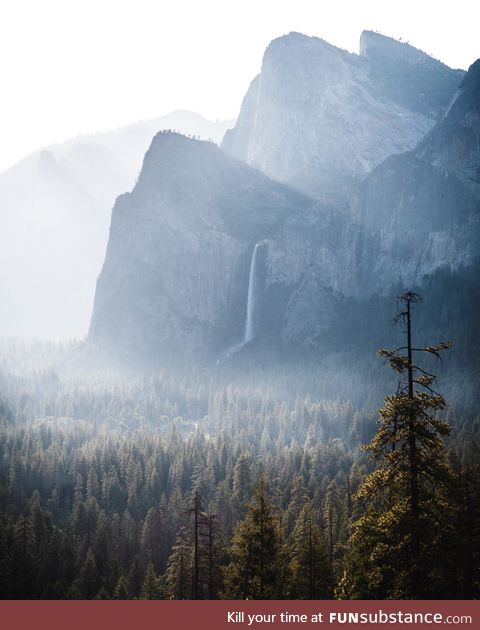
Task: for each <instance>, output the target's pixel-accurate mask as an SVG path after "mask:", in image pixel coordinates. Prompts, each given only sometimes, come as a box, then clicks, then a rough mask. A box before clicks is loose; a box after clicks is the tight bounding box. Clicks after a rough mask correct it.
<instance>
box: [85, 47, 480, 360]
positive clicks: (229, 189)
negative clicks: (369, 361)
mask: <svg viewBox="0 0 480 630" xmlns="http://www.w3.org/2000/svg"><path fill="white" fill-rule="evenodd" d="M376 37H377V36H373V35H369V36H365V37H364V38H363V45H362V50H363V54H364V56H365V57H364V60H361V61H359V58H357V57H355V56H351V55H348V54H347V53H343V52H341V51H340V52H339V51H337V50H336V49H333V47H329V46H328V45H327V44H325V43H324V42H321V43H320V44H318V43H317V40H315V41H313V43H312V42H310V38H303V37H300V41H301V44H302V45H301V48H302V47H303V46H307V47H308V46H309V45H310V44H311V45H312V46H314V47H317V46H320V48H321V50H322V51H323V52H322V58H321V59H322V64H321V65H322V68H323V67H324V66H325V64H326V60H327V59H330V61H331V63H329V64H326V65H327V67H328V68H329V69H330V73H332V72H333V73H335V72H338V74H337V76H338V80H339V84H341V85H343V84H344V83H343V82H344V78H345V77H344V74H343V73H344V72H346V73H347V74H349V73H351V72H353V70H352V68H355V67H361V68H366V67H367V66H366V65H365V64H369V67H372V65H373V64H375V63H382V59H383V57H384V51H383V49H382V46H387V50H388V51H390V54H391V55H392V56H396V57H398V63H399V65H400V67H401V66H402V64H406V65H407V66H409V67H410V66H411V65H412V64H413V66H416V65H418V64H420V66H422V67H423V66H424V65H426V66H428V67H433V68H434V70H435V69H436V70H435V72H437V71H438V76H439V77H440V79H441V76H443V75H445V76H449V77H451V76H452V75H451V74H450V72H451V71H450V70H448V69H445V67H444V66H441V64H440V65H437V62H434V61H433V60H430V59H429V58H427V57H426V56H424V55H423V53H419V52H418V51H415V50H414V49H411V47H408V46H407V47H405V46H404V45H400V44H399V48H398V49H397V48H396V47H395V46H394V47H393V48H392V47H391V45H390V44H389V43H388V42H384V41H383V39H380V40H379V42H378V41H377V40H376ZM290 40H291V37H290V38H284V39H282V40H281V41H280V42H277V45H279V46H280V48H282V47H283V46H288V45H290V43H291V41H290ZM294 40H295V38H294ZM309 42H310V43H309ZM372 42H373V43H372ZM294 44H295V45H294V46H293V49H294V50H293V51H292V54H291V55H287V57H286V58H287V59H288V60H289V61H290V62H291V63H292V64H293V69H292V70H291V71H292V72H293V73H294V76H295V77H297V75H298V74H300V75H302V68H303V66H302V64H301V63H300V61H299V60H298V59H296V57H295V54H294V53H295V51H297V52H298V45H297V44H298V42H295V41H294ZM325 51H326V54H324V52H325ZM303 54H304V53H302V54H301V55H300V59H302V58H303ZM282 55H283V52H282ZM282 55H281V57H282ZM329 55H330V57H329ZM339 55H340V58H341V63H340V65H339ZM376 56H378V61H376V60H375V59H376ZM282 58H284V57H282ZM432 64H433V66H432ZM273 65H274V66H275V64H273ZM264 66H265V63H264ZM479 68H480V66H479V62H477V63H476V64H474V65H473V66H472V67H471V68H470V70H469V72H468V74H467V75H465V77H464V79H463V80H462V83H461V85H460V87H459V89H458V91H457V92H456V93H455V94H454V95H453V96H452V98H451V99H450V104H447V105H446V106H445V108H444V109H445V110H446V111H445V113H444V114H442V116H440V118H439V120H438V121H437V122H436V124H435V125H434V127H433V128H432V129H431V131H430V132H429V133H428V134H427V135H426V136H425V137H424V138H423V140H422V141H421V142H420V144H419V145H418V146H417V147H416V148H413V149H411V150H410V151H407V152H404V153H402V154H398V155H395V154H394V155H390V156H389V157H387V158H386V159H385V160H384V161H383V162H382V163H381V164H380V165H378V166H377V167H375V168H373V170H372V171H371V172H370V173H369V174H368V175H367V177H366V178H365V179H364V181H363V182H362V183H361V184H360V185H359V186H358V187H357V191H356V194H355V195H354V194H353V189H352V190H351V191H350V192H351V196H352V198H353V201H352V202H351V204H350V205H349V206H347V207H339V206H338V204H336V203H324V202H321V201H319V200H318V199H316V200H313V199H312V198H310V197H307V196H305V195H303V194H302V193H300V192H297V191H296V190H295V189H293V188H290V187H287V186H285V185H283V184H280V183H276V182H274V181H273V180H271V179H269V178H268V177H266V176H265V175H264V174H262V173H261V172H260V171H257V170H254V169H253V168H251V167H249V166H247V165H246V164H245V163H243V162H240V161H237V160H236V159H233V158H232V157H230V156H229V155H227V154H226V153H225V152H224V151H222V150H220V149H218V148H217V147H215V146H214V145H212V144H210V143H205V142H198V141H194V140H189V139H187V138H185V137H182V136H179V135H177V134H171V133H164V134H159V135H158V136H156V137H155V139H154V141H153V143H152V145H151V147H150V149H149V151H148V152H147V155H146V156H145V160H144V164H143V168H142V171H141V174H140V177H139V180H138V183H137V185H136V186H135V188H134V190H133V191H132V193H131V194H127V195H123V196H121V197H120V198H119V199H118V200H117V202H116V204H115V207H114V210H113V217H112V225H111V231H110V241H109V245H108V251H107V257H106V261H105V264H104V268H103V271H102V274H101V276H100V278H99V281H98V285H97V293H96V298H95V309H94V315H93V319H92V324H91V329H90V336H89V338H90V340H91V341H92V342H93V343H95V344H96V345H99V346H101V347H103V348H105V349H106V350H107V351H109V352H113V353H114V354H115V355H117V356H119V355H123V356H124V357H125V358H127V359H131V358H132V357H136V358H140V359H141V360H142V359H145V358H146V359H147V360H148V361H154V362H158V363H162V362H164V361H165V360H172V359H176V358H177V357H183V358H185V357H206V356H209V357H210V358H215V359H216V358H217V357H225V356H231V353H232V352H236V351H238V349H239V348H241V347H245V346H242V340H245V338H246V337H248V339H250V340H251V341H253V343H252V345H253V346H254V347H255V343H257V342H259V341H260V340H268V339H271V341H272V345H274V346H275V347H276V348H285V349H286V351H287V352H290V350H291V349H294V348H296V349H300V351H301V352H303V351H308V350H313V351H314V352H316V353H318V352H319V349H321V350H322V351H325V352H329V351H334V352H337V351H339V350H340V351H341V350H342V349H344V348H347V347H348V348H352V347H355V344H357V347H359V344H360V341H359V335H360V336H361V347H362V348H365V347H367V346H368V344H370V346H371V348H370V349H371V352H372V356H373V352H374V349H375V347H376V346H377V345H378V344H379V343H381V341H378V340H375V343H373V339H374V337H375V335H377V336H378V332H379V331H380V330H385V328H384V327H385V326H386V321H385V319H386V318H385V308H387V306H386V305H387V304H389V305H391V304H392V303H393V302H394V296H395V295H396V294H397V293H398V291H401V290H402V287H404V286H408V287H413V286H417V287H418V286H420V287H421V286H422V285H424V286H428V287H429V288H428V290H429V291H430V293H431V294H432V295H433V296H434V297H435V299H434V300H433V301H434V303H435V304H436V306H435V307H434V308H433V310H430V311H429V313H428V316H426V317H425V318H424V328H425V331H426V333H427V339H428V337H429V335H428V332H429V330H428V326H429V325H430V322H432V321H434V320H435V317H437V320H435V321H436V322H438V324H437V323H436V324H435V325H436V326H437V328H436V330H445V331H447V333H448V326H449V325H450V322H451V318H452V317H454V316H456V315H455V312H456V309H457V310H458V304H461V303H465V304H466V303H467V301H465V300H464V302H461V300H463V299H464V297H465V296H464V297H462V298H458V296H457V297H452V296H454V295H455V293H454V292H453V293H451V294H449V295H448V296H446V295H445V291H444V289H443V287H442V283H443V282H444V281H448V282H449V285H450V286H453V287H455V286H456V283H457V284H458V285H459V286H462V282H463V280H462V278H463V279H465V278H470V280H469V282H470V284H471V285H472V282H471V278H472V277H474V276H475V273H474V272H473V271H472V269H474V267H473V266H472V265H474V264H476V263H475V261H476V259H477V258H478V256H479V255H480V219H479V218H480V203H479V202H480V192H479V173H480V143H479V138H480V124H479V112H480V100H479V93H480V73H479ZM287 70H288V69H287ZM362 72H363V70H362ZM369 72H370V71H369ZM445 73H446V74H445ZM349 76H351V74H349ZM357 76H358V75H357ZM440 79H439V81H440V83H442V81H443V79H441V80H440ZM292 80H293V79H292ZM296 80H298V77H297V79H296ZM301 80H303V79H301ZM329 80H331V74H330V78H329ZM259 82H261V77H260V79H257V80H256V83H257V87H255V83H254V89H258V83H259ZM365 85H366V84H365ZM276 89H278V90H283V91H285V92H286V91H288V90H287V88H286V87H285V86H283V85H280V83H278V85H277V86H276ZM339 89H340V88H338V86H337V87H336V88H335V91H334V92H335V95H336V96H335V98H340V92H339V91H338V90H339ZM365 89H366V88H365ZM291 91H292V92H293V93H292V94H289V95H285V98H287V96H288V99H291V100H292V105H291V107H292V109H291V112H294V111H296V108H298V111H299V114H298V120H297V121H296V124H297V128H298V125H305V121H304V118H305V117H306V118H308V116H309V115H310V114H309V113H308V111H305V110H304V109H302V107H303V105H304V102H303V100H302V98H300V97H299V93H298V91H297V92H296V91H295V90H291ZM363 94H364V95H365V94H366V92H364V93H363ZM251 96H252V94H251V93H250V94H249V97H251ZM249 97H248V98H249ZM342 98H345V99H351V98H352V95H351V93H350V92H347V93H346V95H345V94H344V95H343V97H342ZM435 98H436V97H435ZM435 98H434V94H433V92H432V93H431V94H430V96H429V97H428V99H426V100H425V99H424V105H422V107H425V108H426V107H427V106H426V105H425V103H426V102H427V101H428V103H429V105H428V108H429V116H432V117H433V116H436V115H437V114H438V111H440V105H439V103H440V101H441V99H439V100H437V101H436V100H435ZM442 98H443V97H442ZM295 99H299V102H298V103H297V104H296V105H294V104H293V103H294V102H295ZM252 102H254V101H252ZM332 102H333V101H332ZM340 102H341V103H343V106H344V109H345V108H347V106H348V104H350V105H352V102H353V103H355V101H354V100H353V101H351V100H350V101H348V100H347V101H345V102H343V101H338V103H340ZM435 102H436V103H437V105H436V106H435V107H437V109H435V107H434V103H435ZM389 103H390V105H391V101H389ZM384 104H385V103H384ZM247 105H248V103H247ZM390 105H389V107H390ZM417 105H418V103H417ZM382 106H383V105H382ZM418 106H419V107H420V105H418ZM339 107H340V105H338V106H337V109H338V108H339ZM375 107H376V105H375ZM402 107H403V106H402ZM289 111H290V110H289ZM332 111H333V110H332ZM363 111H365V110H363ZM410 111H411V112H412V111H413V105H412V110H410ZM283 113H285V115H287V113H288V112H287V111H286V110H285V112H283ZM362 115H363V114H362ZM412 115H413V114H412ZM415 116H416V114H415ZM421 116H423V114H421ZM425 119H426V118H425ZM416 120H418V119H416ZM429 120H431V121H432V124H433V118H429ZM243 122H244V119H242V118H240V121H239V126H238V127H237V130H238V129H241V128H242V125H243ZM257 122H258V124H259V125H260V122H261V125H262V127H263V126H266V127H267V128H268V125H269V121H268V120H266V119H261V120H260V119H259V121H257ZM429 124H430V123H429ZM272 133H273V132H272ZM332 133H333V132H332ZM367 135H368V134H367ZM304 137H305V138H306V137H307V136H306V135H305V136H304ZM332 137H333V136H332ZM363 137H364V138H365V137H367V136H366V135H364V136H363ZM282 138H283V139H285V137H284V136H281V137H280V139H282ZM335 138H336V142H339V143H341V142H344V139H343V138H342V136H341V134H340V135H336V136H335ZM368 138H369V142H370V141H372V136H371V135H369V136H368ZM290 140H291V142H292V145H291V146H292V147H293V146H294V145H293V138H291V139H290ZM290 140H289V142H290ZM310 140H311V139H309V141H310ZM299 142H300V143H301V142H302V137H301V136H300V139H299ZM317 142H320V141H319V139H318V138H317ZM377 142H379V140H378V139H377ZM380 144H381V143H380ZM354 148H355V147H354ZM337 149H338V147H337V146H336V147H333V148H332V155H333V157H332V163H334V160H335V156H337V157H338V155H337V153H336V151H337ZM298 150H299V151H300V149H298ZM323 150H324V148H322V147H321V146H320V147H319V148H318V151H319V153H318V155H319V154H320V153H321V152H322V151H323ZM344 150H345V154H344V155H343V156H342V160H344V163H345V165H346V166H345V169H347V168H350V167H351V168H352V169H354V166H352V165H354V164H355V160H356V158H357V157H358V156H357V154H356V153H355V151H353V152H352V151H350V152H349V151H348V150H347V147H344ZM375 150H378V151H380V152H381V150H384V145H383V144H381V147H380V149H378V147H377V148H376V149H375ZM278 155H280V156H284V154H283V153H279V154H278ZM290 157H291V159H292V160H295V159H296V157H298V156H296V154H295V153H291V155H290ZM326 157H327V154H326V153H325V159H326ZM310 158H311V155H309V156H308V160H307V159H306V158H305V160H306V161H305V164H306V163H307V162H309V160H310ZM322 159H323V158H322ZM285 164H286V163H285ZM372 164H373V162H372ZM292 168H293V166H292ZM356 177H357V176H356ZM353 179H354V178H353V177H352V181H353ZM256 244H258V247H257V248H256V250H255V251H256V255H255V256H254V257H253V258H252V252H253V251H254V249H255V245H256ZM467 267H469V269H470V270H469V271H468V270H467V271H465V270H466V268H467ZM462 274H463V275H462ZM427 276H429V277H428V278H427ZM252 278H253V280H254V282H253V284H252ZM425 283H427V285H425ZM249 285H250V291H249ZM392 296H393V297H392ZM457 298H458V299H457ZM247 304H248V312H249V313H250V325H249V332H250V334H249V335H246V334H245V333H246V325H245V323H246V317H247ZM438 304H441V308H438ZM469 308H470V307H469ZM444 313H449V315H448V316H446V315H445V316H444V315H442V314H444ZM452 313H453V314H454V315H452ZM440 315H441V316H440ZM442 318H443V319H442ZM449 318H450V319H449ZM469 321H470V323H469V324H468V326H470V328H469V330H470V329H472V326H474V324H472V323H471V322H472V321H473V319H472V318H471V320H469ZM475 321H476V320H475ZM382 326H383V328H382ZM442 327H443V328H442ZM252 329H254V333H252ZM465 334H466V335H467V336H468V334H469V332H468V331H467V333H465ZM377 341H378V343H377ZM370 346H369V347H370ZM247 347H249V346H248V344H247Z"/></svg>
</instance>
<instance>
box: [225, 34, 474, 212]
mask: <svg viewBox="0 0 480 630" xmlns="http://www.w3.org/2000/svg"><path fill="white" fill-rule="evenodd" d="M463 74H464V73H463V71H461V70H451V69H450V68H448V67H447V66H445V65H444V64H442V63H440V62H439V61H436V60H435V59H432V58H431V57H429V56H428V55H426V54H425V53H423V52H421V51H419V50H417V49H415V48H413V47H412V46H409V45H408V44H404V43H400V42H397V41H395V40H393V39H390V38H388V37H384V36H382V35H378V34H376V33H371V32H368V31H366V32H364V33H363V34H362V37H361V47H360V55H354V54H350V53H348V52H346V51H345V50H341V49H339V48H336V47H335V46H332V45H331V44H328V43H327V42H325V41H323V40H321V39H318V38H316V37H307V36H305V35H301V34H299V33H290V34H289V35H286V36H284V37H280V38H278V39H275V40H274V41H273V42H272V43H271V44H270V45H269V46H268V48H267V50H266V52H265V55H264V58H263V64H262V69H261V73H260V74H259V75H258V76H257V77H256V78H255V79H254V80H253V82H252V84H251V86H250V88H249V90H248V92H247V94H246V96H245V98H244V101H243V104H242V107H241V110H240V115H239V117H238V120H237V123H236V125H235V127H234V128H233V129H232V130H230V131H228V132H227V133H226V135H225V138H224V141H223V148H224V149H225V150H226V151H227V152H228V153H230V154H231V155H232V156H234V157H236V158H238V159H241V160H243V161H245V162H246V163H247V164H249V165H250V166H253V167H255V168H258V169H260V170H261V171H263V172H264V173H266V174H267V175H269V176H270V177H272V178H273V179H276V180H277V181H280V182H283V183H286V184H289V185H291V186H294V187H295V188H297V189H298V190H300V191H302V192H305V193H307V194H309V195H312V196H314V197H317V198H319V199H322V200H324V201H328V202H334V203H337V204H340V205H343V204H345V202H346V200H348V199H349V198H350V195H351V193H352V190H354V189H355V187H356V185H357V184H358V182H359V181H361V180H362V179H363V178H364V177H365V176H366V175H367V174H368V173H369V172H370V171H371V170H372V169H373V168H374V167H375V166H378V165H379V164H380V163H381V162H382V161H383V160H384V159H385V158H387V157H388V156H390V155H392V154H395V153H403V152H405V151H407V150H409V149H413V148H414V147H415V146H416V145H417V143H418V142H419V141H420V140H421V139H422V138H423V137H424V135H425V134H426V133H427V132H428V131H430V129H431V128H432V127H433V125H434V124H435V122H436V120H437V119H438V118H439V117H440V116H441V115H442V114H443V112H444V111H445V109H446V108H447V106H448V103H449V102H450V100H451V98H452V96H453V95H454V93H455V91H456V90H457V88H458V85H459V84H460V81H461V79H462V76H463Z"/></svg>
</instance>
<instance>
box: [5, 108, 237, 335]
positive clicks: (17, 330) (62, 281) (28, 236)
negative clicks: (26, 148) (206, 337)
mask: <svg viewBox="0 0 480 630" xmlns="http://www.w3.org/2000/svg"><path fill="white" fill-rule="evenodd" d="M229 124H230V123H228V122H210V121H208V120H206V119H204V118H203V117H202V116H199V115H198V114H194V113H192V112H183V111H179V112H173V113H172V114H169V115H168V116H163V117H160V118H156V119H154V120H149V121H144V122H139V123H135V124H132V125H128V126H127V127H123V128H120V129H117V130H115V131H110V132H104V133H99V134H93V135H89V136H80V137H78V138H75V139H72V140H69V141H67V142H65V143H62V144H57V145H52V146H51V147H47V148H46V149H44V150H42V151H39V152H38V153H35V154H33V155H31V156H29V157H27V158H25V159H24V160H22V161H21V162H19V163H18V164H16V165H15V166H13V167H12V168H10V169H8V170H7V171H4V172H3V173H1V174H0V225H1V230H0V294H1V295H2V309H0V336H4V337H6V336H14V335H23V336H38V337H53V338H66V337H67V338H68V337H72V336H78V337H82V336H84V335H85V333H86V332H87V329H88V323H89V319H90V317H91V309H92V301H93V295H94V290H95V282H96V279H97V276H98V274H99V271H100V269H101V266H102V262H103V260H104V257H105V248H106V244H107V239H108V226H109V223H110V211H111V207H112V205H113V203H114V201H115V198H116V197H117V196H118V195H119V194H120V193H122V192H125V191H127V190H131V188H132V187H133V186H134V184H135V179H136V177H137V175H138V173H139V170H140V168H141V164H142V159H143V156H144V154H145V152H146V150H147V148H148V146H149V144H150V142H151V139H152V137H153V136H154V135H155V133H156V132H157V131H159V130H160V129H180V130H182V132H183V133H187V134H192V135H195V136H201V137H204V138H211V139H213V140H214V141H215V142H220V141H221V139H222V136H223V134H224V132H225V129H226V128H227V127H228V126H229Z"/></svg>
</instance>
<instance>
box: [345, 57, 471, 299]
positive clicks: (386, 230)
mask: <svg viewBox="0 0 480 630" xmlns="http://www.w3.org/2000/svg"><path fill="white" fill-rule="evenodd" d="M354 213H355V218H356V220H357V221H358V222H359V223H360V224H361V225H362V226H364V229H365V230H366V231H367V232H370V231H372V232H374V233H375V242H376V248H377V251H376V256H375V262H374V267H373V268H372V269H371V270H370V272H371V282H372V285H373V286H374V287H375V288H380V287H382V286H387V285H388V284H389V283H391V282H392V280H395V275H397V277H399V278H401V279H402V281H403V282H405V283H407V284H411V283H420V282H421V281H422V277H423V276H424V275H425V274H431V273H433V272H434V271H435V270H436V269H437V268H439V267H441V266H448V267H450V268H451V269H458V268H459V267H461V266H466V265H470V264H472V263H473V262H474V261H475V259H476V258H477V257H478V256H479V255H480V60H479V61H477V62H475V63H474V64H473V65H472V66H471V67H470V69H469V71H468V73H467V74H466V75H465V78H464V79H463V81H462V83H461V85H460V87H459V89H458V91H457V92H456V94H455V95H454V97H453V99H452V100H451V103H450V105H449V107H448V108H447V111H446V112H445V114H444V116H443V117H442V119H441V120H440V121H439V122H438V123H437V125H436V126H435V128H434V129H433V130H432V131H431V133H430V134H429V135H428V136H427V137H426V138H425V139H424V140H423V141H422V142H421V143H420V145H419V146H418V147H417V148H416V149H415V150H413V151H411V152H408V153H405V154H403V155H398V156H397V155H395V156H391V157H390V158H388V159H387V160H385V162H384V163H383V164H381V165H380V166H379V167H378V168H377V169H375V170H374V171H373V172H372V173H371V174H370V175H369V176H368V177H367V178H366V180H365V181H364V182H363V184H362V186H361V189H360V192H359V195H358V198H357V200H356V203H355V209H354ZM368 257H369V259H370V260H371V252H368Z"/></svg>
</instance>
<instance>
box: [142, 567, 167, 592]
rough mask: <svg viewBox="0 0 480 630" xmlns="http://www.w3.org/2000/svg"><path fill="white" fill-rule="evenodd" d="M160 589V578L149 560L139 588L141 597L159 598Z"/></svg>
mask: <svg viewBox="0 0 480 630" xmlns="http://www.w3.org/2000/svg"><path fill="white" fill-rule="evenodd" d="M161 597H162V591H161V584H160V578H159V577H158V575H157V574H156V573H155V569H154V567H153V564H152V563H151V562H149V564H148V567H147V571H146V573H145V578H144V580H143V584H142V588H141V590H140V598H141V599H161Z"/></svg>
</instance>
